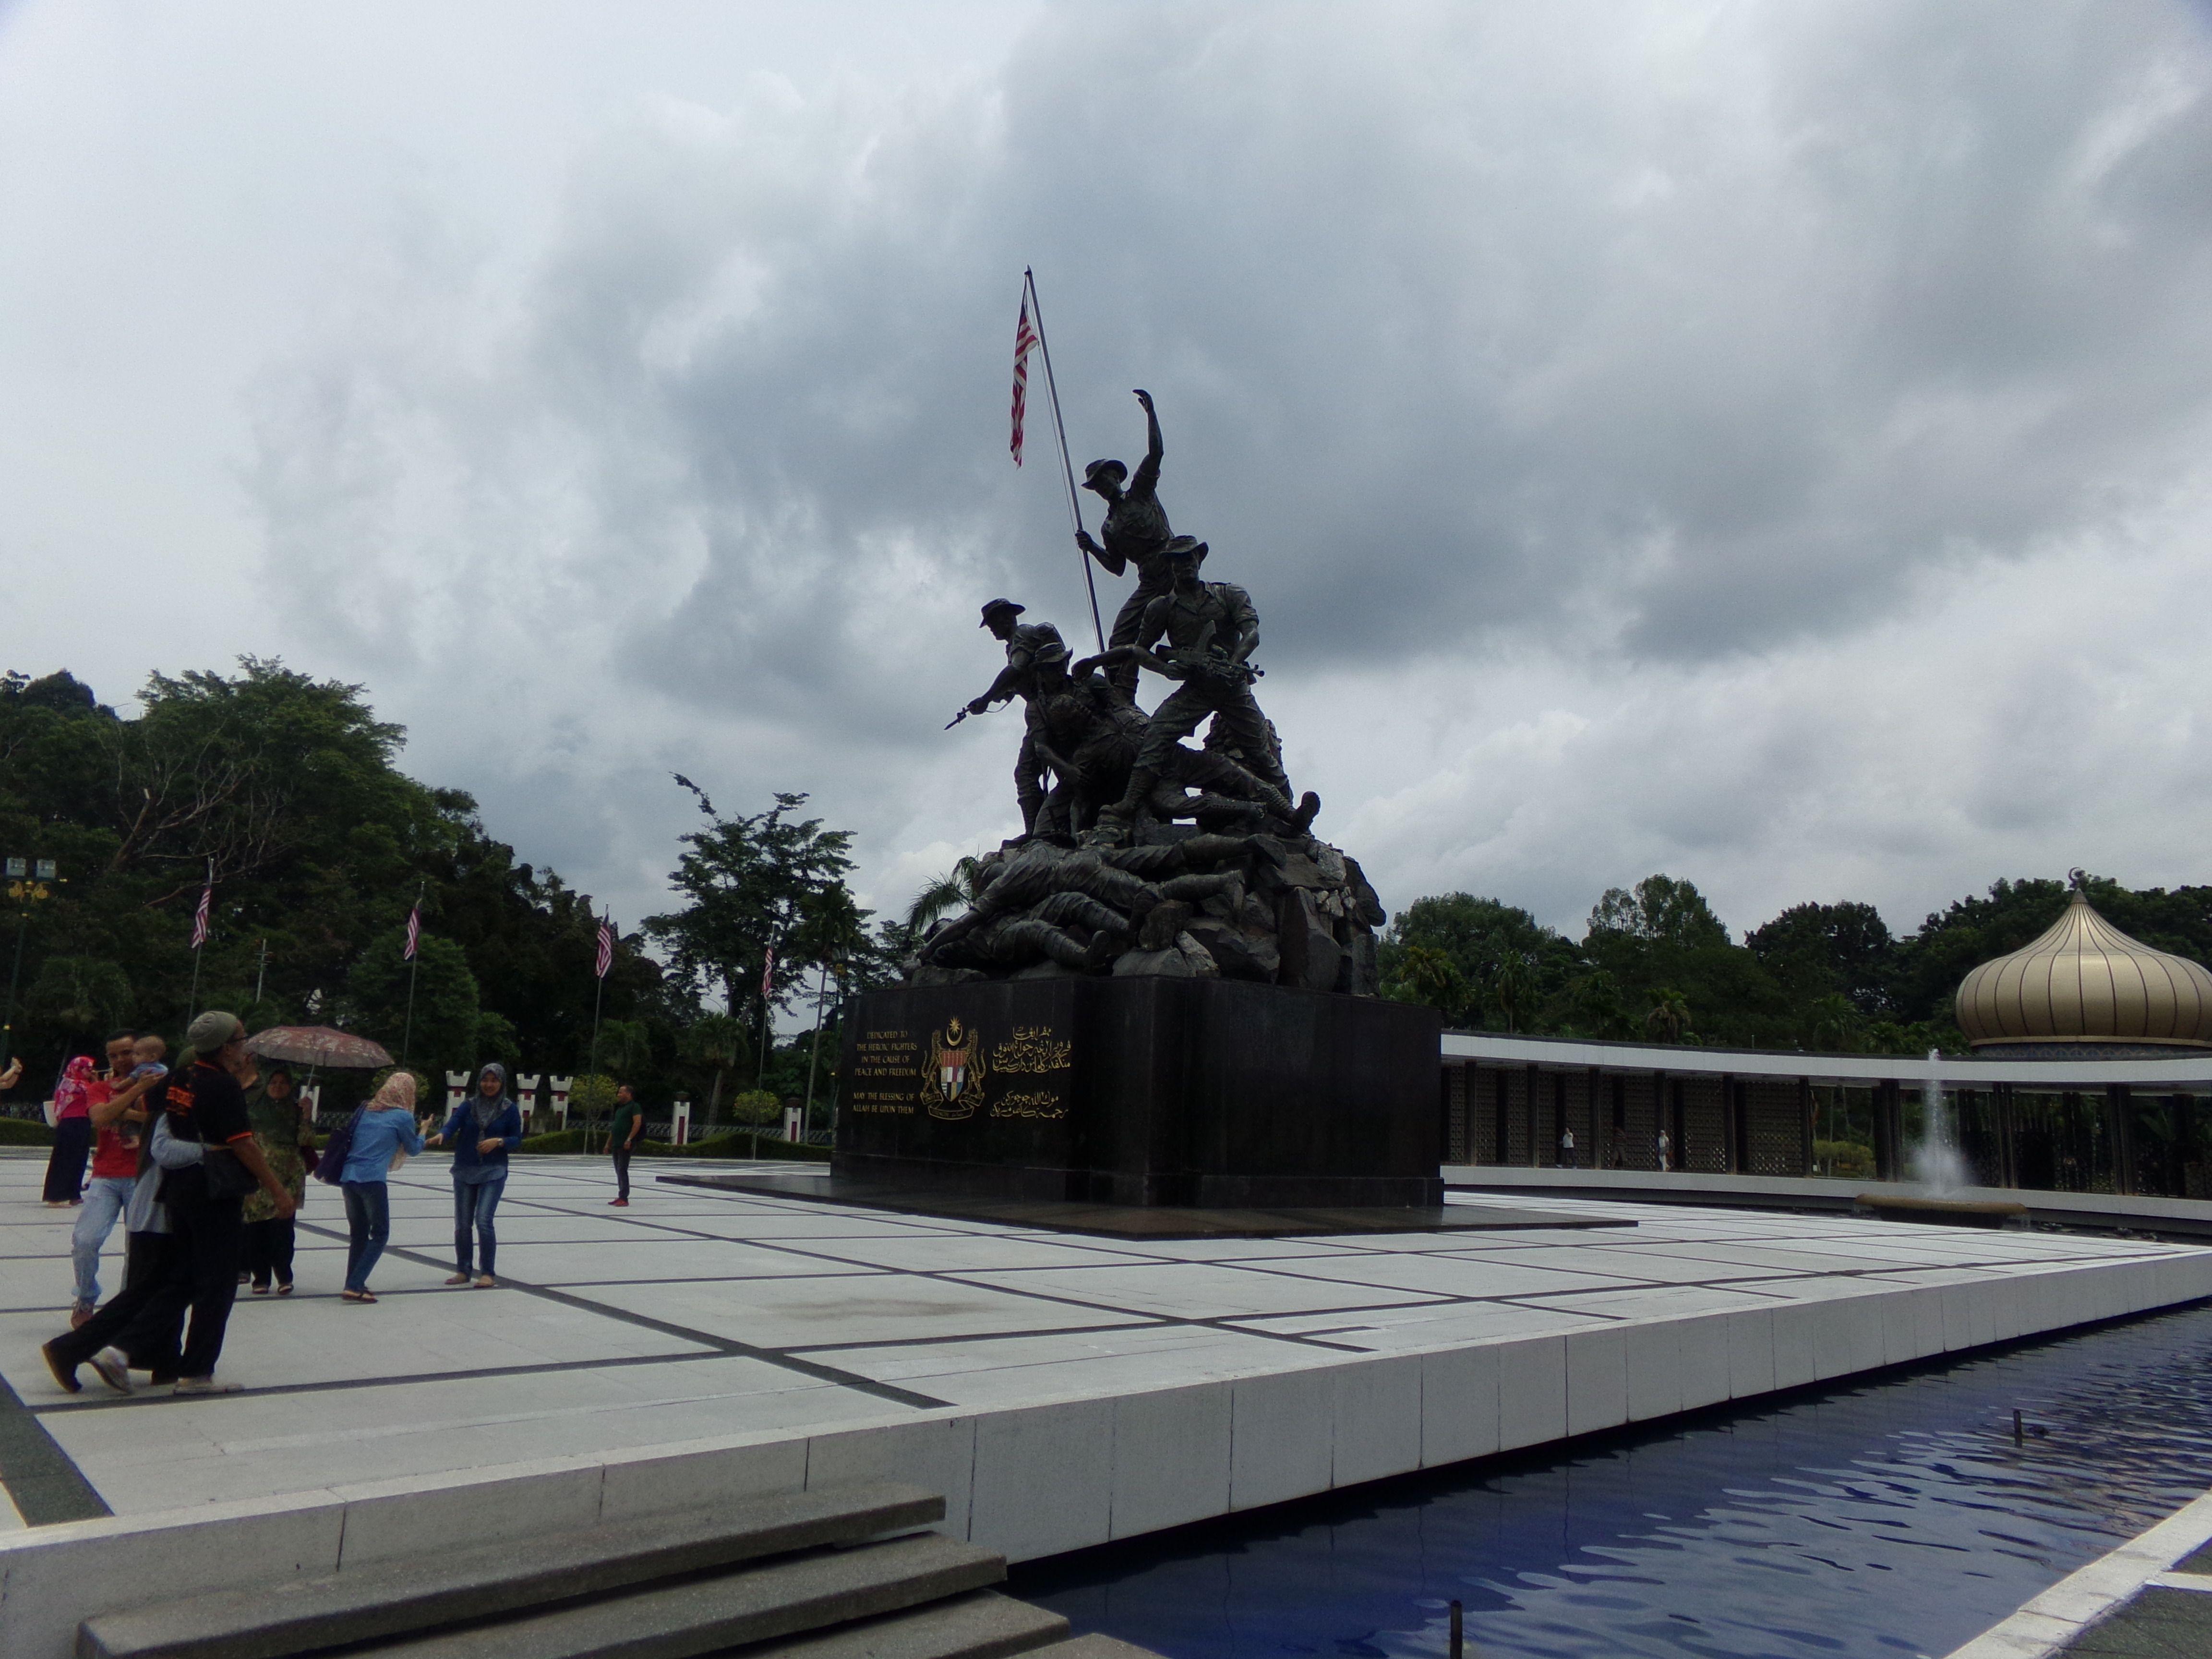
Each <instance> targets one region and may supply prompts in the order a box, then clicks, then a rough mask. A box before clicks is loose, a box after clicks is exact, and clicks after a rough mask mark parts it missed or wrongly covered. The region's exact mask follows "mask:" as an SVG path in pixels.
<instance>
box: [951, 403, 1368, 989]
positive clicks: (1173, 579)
mask: <svg viewBox="0 0 2212 1659" xmlns="http://www.w3.org/2000/svg"><path fill="white" fill-rule="evenodd" d="M1136 395H1137V400H1138V402H1139V404H1142V405H1143V406H1144V410H1145V421H1146V435H1147V437H1148V439H1149V443H1148V446H1147V447H1146V454H1145V459H1143V460H1142V461H1141V462H1139V464H1138V466H1137V471H1136V472H1135V474H1134V476H1133V477H1132V476H1131V474H1130V472H1129V470H1128V469H1127V467H1126V466H1124V465H1122V464H1121V462H1120V461H1115V460H1102V461H1093V462H1092V463H1091V465H1089V466H1088V467H1086V468H1085V470H1084V488H1085V489H1089V490H1091V492H1092V493H1094V494H1096V495H1098V496H1100V497H1101V498H1102V499H1103V501H1105V503H1106V515H1105V520H1104V522H1103V524H1102V525H1101V526H1100V528H1099V535H1098V538H1097V540H1093V539H1092V538H1091V536H1090V534H1089V533H1088V532H1085V531H1083V530H1080V529H1079V530H1078V531H1077V532H1076V542H1077V544H1078V545H1079V547H1080V548H1081V549H1082V550H1083V552H1084V553H1085V556H1088V557H1090V558H1091V559H1094V560H1096V561H1097V562H1098V563H1099V564H1100V565H1101V566H1103V568H1105V569H1106V570H1107V571H1108V572H1109V574H1114V575H1120V574H1122V573H1123V572H1125V571H1126V570H1127V569H1128V568H1130V567H1132V566H1133V567H1135V569H1136V572H1137V584H1136V586H1135V588H1134V589H1133V591H1132V592H1130V594H1129V597H1128V598H1127V599H1126V600H1125V601H1123V603H1122V605H1121V610H1120V611H1119V612H1118V613H1116V615H1115V618H1114V627H1113V631H1112V633H1111V634H1110V635H1109V637H1108V641H1107V645H1106V648H1105V649H1104V650H1103V652H1101V653H1098V654H1097V655H1096V656H1091V657H1085V658H1084V659H1080V660H1079V661H1071V660H1070V658H1071V656H1072V655H1073V653H1071V652H1070V651H1069V650H1068V647H1067V645H1066V641H1064V640H1063V639H1062V638H1061V637H1060V630H1059V629H1057V628H1055V627H1054V626H1053V625H1052V624H1051V623H1042V622H1028V623H1025V622H1023V621H1022V620H1020V619H1021V617H1023V616H1024V614H1025V611H1024V607H1023V606H1021V605H1017V604H1015V603H1014V602H1013V601H1012V600H1011V599H993V600H991V601H990V602H989V603H988V604H987V605H984V607H983V621H982V625H983V626H984V627H985V628H987V629H990V631H991V632H992V634H993V635H994V636H996V637H997V638H998V639H999V640H1000V641H1002V642H1003V643H1004V645H1005V647H1006V667H1005V668H1004V669H1002V670H1001V671H1000V673H999V676H998V678H996V679H994V681H993V682H992V683H991V685H990V688H989V689H988V690H986V691H985V692H984V693H983V694H982V695H981V696H978V697H976V698H975V699H974V700H973V701H971V702H969V703H968V704H967V705H966V706H965V707H964V708H962V709H961V710H960V711H959V713H957V714H955V715H954V716H953V720H952V724H954V725H957V724H958V723H959V722H960V721H961V720H964V719H965V718H967V717H968V716H969V715H970V714H983V713H985V712H986V711H987V710H988V709H989V708H992V707H993V706H994V705H996V704H1000V703H1004V702H1012V701H1015V700H1017V699H1018V700H1019V701H1020V702H1021V703H1022V704H1023V705H1024V711H1025V714H1024V729H1023V734H1022V740H1021V746H1020V749H1019V750H1018V753H1017V756H1016V757H1015V762H1014V794H1015V799H1016V800H1017V801H1018V803H1019V805H1020V807H1021V813H1022V829H1023V833H1022V835H1021V836H1020V837H1019V838H1018V839H1017V840H1015V841H1012V842H1007V843H1006V845H1005V846H1004V847H1002V848H1000V849H999V850H998V851H997V852H995V853H992V854H987V855H986V856H985V857H983V858H982V859H981V860H978V867H977V871H976V874H975V889H976V898H975V903H974V904H973V905H972V906H971V907H970V908H969V909H968V910H967V911H966V912H964V913H963V914H962V915H958V916H956V917H954V918H952V919H951V920H950V921H943V922H940V923H939V924H938V925H937V926H936V927H933V929H932V930H931V931H930V933H928V935H927V937H926V938H925V939H923V940H922V941H921V945H920V948H919V950H918V952H917V954H916V956H915V958H914V960H913V961H912V962H910V963H908V981H909V982H910V983H915V984H947V983H955V982H957V981H963V980H970V979H1003V978H1019V979H1031V978H1050V977H1055V976H1060V975H1073V974H1114V975H1135V974H1166V975H1177V976H1183V977H1195V978H1210V977H1214V976H1217V975H1218V976H1225V977H1228V978H1231V979H1246V980H1259V981H1268V982H1271V983H1279V984H1285V985H1297V986H1302V987H1306V988H1308V989H1310V990H1317V991H1340V992H1347V993H1350V994H1355V995H1372V994H1374V993H1375V990H1376V969H1375V929H1376V927H1380V926H1381V925H1382V924H1383V921H1385V920H1386V915H1385V912H1384V911H1383V906H1382V903H1381V902H1380V901H1379V900H1378V899H1377V898H1376V896H1375V890H1374V889H1373V888H1372V887H1370V885H1368V883H1367V879H1366V878H1365V877H1364V875H1363V874H1362V873H1361V872H1360V869H1359V866H1358V864H1357V863H1356V862H1355V861H1354V860H1352V859H1350V858H1347V857H1346V856H1345V854H1343V853H1341V852H1340V851H1339V850H1338V849H1337V848H1334V847H1331V846H1329V845H1328V844H1327V843H1326V842H1322V841H1319V840H1316V838H1315V837H1314V836H1313V835H1312V833H1311V830H1312V825H1313V821H1314V818H1315V817H1316V814H1317V813H1318V812H1319V811H1321V800H1320V798H1319V797H1318V796H1316V795H1315V794H1314V793H1311V792H1310V791H1309V792H1308V793H1305V794H1304V795H1303V796H1301V797H1298V798H1297V799H1296V800H1295V801H1293V799H1292V796H1291V784H1290V779H1289V777H1288V775H1286V774H1285V771H1284V769H1283V755H1282V744H1281V741H1280V739H1279V738H1278V737H1277V735H1276V732H1275V728H1274V726H1273V723H1272V722H1271V721H1270V720H1268V719H1267V716H1266V715H1265V714H1262V713H1261V709H1260V705H1259V702H1258V700H1257V699H1256V698H1255V696H1254V694H1253V686H1254V684H1255V682H1256V681H1257V680H1258V679H1259V678H1260V675H1261V670H1260V669H1259V668H1257V667H1256V666H1255V665H1253V663H1252V661H1251V656H1252V653H1253V652H1254V650H1255V648H1256V647H1258V645H1259V642H1260V617H1259V612H1258V611H1256V610H1255V608H1254V606H1253V604H1252V599H1251V596H1250V595H1249V593H1247V592H1245V591H1244V589H1243V588H1242V587H1240V586H1237V585H1236V584H1234V583H1232V582H1225V581H1207V580H1204V579H1203V577H1202V576H1201V574H1200V568H1201V566H1202V565H1203V563H1204V562H1205V560H1206V554H1207V551H1208V550H1207V547H1206V543H1204V542H1202V541H1200V540H1199V539H1197V538H1195V537H1192V536H1179V535H1176V533H1175V532H1174V531H1173V529H1172V528H1171V527H1170V525H1169V523H1168V517H1167V513H1166V511H1165V509H1164V508H1163V507H1161V505H1160V501H1159V495H1158V483H1159V474H1160V459H1161V457H1162V455H1163V453H1164V447H1163V445H1162V443H1161V441H1160V423H1159V416H1158V413H1157V412H1156V411H1155V410H1154V409H1153V406H1152V397H1151V394H1150V393H1148V392H1138V393H1137V394H1136ZM1146 670H1149V671H1151V672H1152V673H1154V674H1157V675H1158V676H1159V677H1161V678H1164V679H1167V680H1170V681H1172V682H1173V683H1174V689H1173V690H1171V691H1170V693H1169V695H1168V696H1166V697H1165V698H1164V699H1163V700H1162V701H1161V702H1160V703H1159V704H1158V707H1157V708H1154V709H1153V710H1152V712H1151V713H1150V714H1146V712H1145V711H1144V710H1143V709H1142V708H1139V706H1138V703H1137V698H1136V693H1137V688H1138V685H1139V676H1140V673H1141V672H1142V671H1146ZM1200 726H1205V727H1206V733H1205V736H1204V738H1203V739H1202V740H1201V741H1200V744H1199V745H1198V746H1196V747H1194V746H1192V744H1190V743H1188V742H1187V741H1185V739H1187V738H1193V737H1194V736H1196V734H1197V733H1198V731H1199V728H1200Z"/></svg>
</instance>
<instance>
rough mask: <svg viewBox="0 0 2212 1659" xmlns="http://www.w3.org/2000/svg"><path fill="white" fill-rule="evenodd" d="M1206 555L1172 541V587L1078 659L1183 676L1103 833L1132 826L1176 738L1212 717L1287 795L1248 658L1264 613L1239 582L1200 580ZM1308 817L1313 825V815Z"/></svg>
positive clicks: (1105, 816) (1156, 715) (1196, 546)
mask: <svg viewBox="0 0 2212 1659" xmlns="http://www.w3.org/2000/svg"><path fill="white" fill-rule="evenodd" d="M1205 556H1206V544H1205V543H1204V542H1201V541H1199V540H1197V539H1196V538H1193V537H1189V536H1177V537H1175V538H1172V539H1171V540H1170V542H1169V543H1168V545H1167V549H1166V554H1165V557H1166V562H1167V564H1168V566H1169V568H1170V570H1171V571H1172V573H1173V577H1174V586H1172V587H1171V588H1170V590H1169V591H1168V592H1165V593H1163V594H1162V595H1160V597H1159V598H1158V599H1154V600H1153V601H1152V603H1151V604H1150V605H1146V607H1145V614H1144V616H1143V617H1142V618H1141V619H1140V620H1139V623H1138V624H1137V629H1136V637H1135V638H1134V639H1133V640H1132V641H1130V642H1129V643H1128V644H1127V645H1124V646H1120V647H1113V648H1110V649H1109V650H1108V651H1107V652H1106V653H1104V654H1103V656H1098V657H1092V658H1088V659H1085V660H1084V661H1082V662H1079V663H1078V664H1076V665H1075V670H1074V671H1075V672H1076V673H1077V674H1078V675H1081V674H1083V673H1085V672H1086V671H1088V670H1089V669H1090V668H1091V667H1092V666H1093V665H1097V664H1100V663H1104V662H1108V661H1114V662H1119V663H1126V664H1128V665H1132V666H1137V665H1142V666H1143V667H1146V668H1149V669H1151V670H1152V671H1153V672H1154V673H1156V674H1160V675H1164V677H1166V678H1169V679H1171V680H1175V681H1177V682H1179V683H1178V684H1177V685H1176V689H1175V690H1174V691H1173V692H1172V693H1171V694H1170V696H1168V698H1167V700H1166V701H1165V702H1163V703H1161V704H1160V706H1159V707H1158V708H1156V709H1154V710H1153V711H1152V715H1151V717H1150V720H1149V721H1148V723H1147V724H1146V728H1145V738H1144V742H1143V744H1142V745H1141V746H1140V747H1139V749H1138V750H1137V763H1136V765H1135V766H1133V767H1132V768H1131V769H1130V771H1129V783H1128V787H1127V789H1126V790H1125V791H1123V793H1122V795H1121V799H1120V800H1119V801H1117V802H1115V804H1114V805H1111V806H1109V807H1108V808H1107V809H1106V810H1105V811H1103V812H1102V813H1101V814H1099V818H1098V827H1099V828H1100V829H1104V830H1109V831H1110V830H1114V829H1122V828H1126V827H1127V824H1128V823H1129V822H1130V820H1131V819H1133V818H1134V817H1136V815H1137V810H1138V808H1139V806H1140V805H1142V804H1143V803H1144V801H1145V799H1146V797H1147V796H1149V795H1150V794H1151V793H1152V788H1153V786H1154V785H1156V784H1157V783H1158V781H1159V778H1160V773H1161V770H1162V769H1163V768H1164V767H1165V766H1166V765H1167V764H1168V763H1169V761H1170V759H1171V758H1172V755H1173V750H1174V749H1175V747H1176V744H1177V743H1178V742H1179V741H1181V740H1182V738H1187V737H1188V736H1189V735H1190V734H1191V733H1192V732H1195V731H1196V730H1197V729H1198V728H1199V727H1200V726H1201V725H1203V724H1205V722H1206V720H1207V719H1208V717H1211V718H1212V721H1213V727H1212V730H1213V732H1215V733H1217V734H1219V735H1220V736H1221V737H1222V738H1223V739H1224V744H1225V746H1226V747H1228V748H1230V749H1233V750H1235V751H1236V752H1237V756H1238V758H1239V760H1240V761H1241V763H1242V764H1243V767H1244V769H1245V770H1247V771H1249V772H1250V773H1252V774H1253V775H1255V776H1256V777H1258V778H1260V779H1261V781H1264V782H1266V783H1267V784H1269V785H1270V786H1272V787H1273V788H1274V789H1276V790H1279V792H1281V794H1282V795H1283V796H1284V797H1285V798H1287V797H1288V796H1289V794H1290V793H1291V785H1290V780H1289V779H1288V778H1287V777H1285V775H1284V774H1283V763H1282V759H1281V757H1280V756H1279V754H1278V753H1277V752H1276V749H1275V745H1274V744H1273V741H1272V740H1271V737H1270V733H1269V730H1268V726H1267V716H1266V715H1265V714H1261V712H1260V705H1259V703H1258V702H1256V701H1255V699H1254V697H1253V696H1252V681H1253V679H1254V678H1255V674H1256V671H1255V670H1254V669H1252V668H1250V667H1249V666H1247V665H1246V661H1245V659H1247V658H1249V656H1250V655H1251V654H1252V652H1253V650H1254V648H1255V647H1257V646H1258V645H1259V643H1260V613H1259V612H1258V611H1255V609H1254V608H1253V605H1252V597H1251V595H1250V594H1249V593H1247V592H1245V591H1244V590H1243V588H1241V587H1238V586H1236V585H1235V584H1233V583H1231V582H1208V581H1200V580H1199V575H1198V567H1199V562H1200V560H1202V559H1203V558H1204V557H1205ZM1163 639H1164V641H1166V646H1165V649H1164V652H1161V653H1155V652H1154V651H1153V650H1152V647H1153V645H1154V644H1156V643H1158V641H1162V640H1163ZM1315 805H1316V807H1318V805H1319V803H1318V802H1316V803H1315ZM1306 817H1307V821H1308V822H1310V821H1311V814H1310V813H1308V814H1307V815H1306Z"/></svg>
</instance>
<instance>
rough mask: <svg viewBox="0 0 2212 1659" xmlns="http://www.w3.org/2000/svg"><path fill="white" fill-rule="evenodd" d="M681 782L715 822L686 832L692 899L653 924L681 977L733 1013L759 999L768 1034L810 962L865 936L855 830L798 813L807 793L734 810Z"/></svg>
mask: <svg viewBox="0 0 2212 1659" xmlns="http://www.w3.org/2000/svg"><path fill="white" fill-rule="evenodd" d="M677 781H678V783H679V784H681V785H682V786H683V787H684V788H686V789H689V790H690V792H691V793H692V794H693V795H694V796H695V797H696V799H697V801H698V805H699V810H700V811H701V813H702V814H703V815H704V816H705V817H706V818H707V820H708V827H707V828H706V829H695V830H693V831H692V832H691V833H690V834H689V835H686V836H684V837H683V838H682V839H683V842H684V849H685V850H684V854H683V856H682V858H681V859H680V860H678V865H677V867H676V870H675V872H673V873H672V874H671V877H670V878H669V880H670V884H671V886H672V887H673V888H674V889H675V890H676V891H677V892H678V894H680V895H681V896H683V898H684V901H685V902H684V905H683V907H682V908H680V909H677V910H673V911H671V912H669V913H668V914H666V915H657V916H649V917H647V919H646V922H645V929H646V932H647V933H648V934H650V935H651V936H652V937H653V938H655V939H659V940H660V941H661V942H662V943H663V944H664V945H666V946H667V948H668V951H669V954H670V956H671V957H672V958H673V968H674V972H675V977H676V979H677V981H678V983H679V984H681V985H684V986H685V987H689V988H690V991H691V993H692V994H693V995H695V996H697V997H702V998H709V997H711V998H713V999H714V1000H720V1002H721V1003H722V1005H723V1006H724V1007H725V1008H726V1009H727V1010H728V1011H729V1012H731V1013H732V1015H734V1014H735V1012H737V1010H738V1007H739V1006H741V1005H742V1004H750V1006H752V1007H753V1008H755V1009H757V1011H758V1012H757V1013H756V1014H755V1015H754V1016H753V1017H752V1018H750V1019H749V1020H748V1022H747V1024H749V1025H750V1026H751V1027H752V1029H754V1030H759V1031H763V1032H764V1031H766V1030H768V1024H769V1004H770V1003H771V1002H774V1003H778V1004H780V1003H781V1002H783V1001H784V1000H785V999H786V998H787V996H788V994H790V993H791V992H792V991H793V989H795V988H796V987H798V986H799V984H800V983H801V982H802V981H803V979H804V977H805V973H806V970H807V969H809V968H810V967H812V966H814V965H815V964H816V963H818V962H821V961H824V960H828V959H829V958H830V957H831V956H832V955H834V954H835V953H836V951H838V950H840V949H841V948H842V949H848V950H849V949H851V948H853V947H854V945H857V944H859V943H861V942H864V941H865V939H866V926H865V921H866V913H865V912H863V911H861V910H860V908H859V907H858V906H857V905H856V904H855V903H854V899H853V895H852V892H851V890H850V889H848V887H847V886H846V884H845V875H846V872H848V871H849V870H850V869H851V868H852V867H853V861H852V859H851V857H850V855H849V853H848V848H850V847H851V844H852V839H853V838H852V834H851V832H850V831H848V830H844V829H823V827H822V821H821V820H820V819H819V818H803V819H802V818H798V817H794V816H793V815H794V814H795V813H796V812H797V811H798V810H799V807H800V806H802V805H805V800H806V797H805V795H803V794H785V793H779V794H778V795H777V796H776V797H775V805H774V806H772V807H770V808H769V810H768V811H765V812H757V813H753V814H751V815H750V816H745V817H734V818H726V817H722V816H721V815H720V813H718V812H716V811H715V810H714V803H713V802H712V801H711V800H709V799H708V797H707V793H706V792H705V791H704V790H702V789H701V788H700V787H699V786H698V785H696V784H695V783H693V782H692V781H690V779H689V778H685V777H683V776H681V775H678V778H677ZM769 951H774V952H775V957H774V965H773V967H772V968H770V967H769V965H768V964H769ZM764 969H765V970H766V971H765V972H764V971H763V970H764ZM716 1069H717V1085H716V1086H717V1090H718V1091H719V1087H720V1082H719V1079H720V1063H718V1065H717V1068H716Z"/></svg>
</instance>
